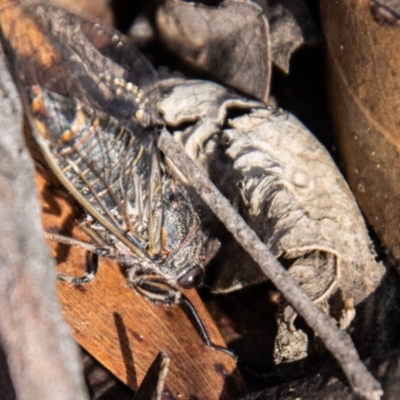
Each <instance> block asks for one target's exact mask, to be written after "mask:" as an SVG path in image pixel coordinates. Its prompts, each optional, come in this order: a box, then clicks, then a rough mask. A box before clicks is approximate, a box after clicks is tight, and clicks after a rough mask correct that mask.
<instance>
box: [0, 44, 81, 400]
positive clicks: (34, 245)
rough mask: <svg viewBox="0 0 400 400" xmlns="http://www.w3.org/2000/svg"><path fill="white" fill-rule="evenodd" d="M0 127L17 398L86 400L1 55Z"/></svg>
mask: <svg viewBox="0 0 400 400" xmlns="http://www.w3.org/2000/svg"><path fill="white" fill-rule="evenodd" d="M0 121H1V122H0V124H1V135H0V219H1V224H0V310H1V318H0V340H1V343H2V346H3V348H4V352H5V354H6V357H7V363H8V368H9V372H10V377H11V380H12V383H13V386H14V389H15V394H16V398H18V399H19V400H25V399H26V400H28V399H41V400H50V399H51V400H52V399H55V398H57V399H58V400H61V399H62V400H75V399H79V400H81V399H87V398H88V397H87V393H86V388H85V385H84V381H83V373H82V370H81V369H82V368H81V365H80V361H79V353H78V349H77V346H76V344H75V342H74V341H73V339H72V337H71V336H70V333H69V329H68V327H67V325H66V323H65V322H64V321H63V318H62V315H61V309H60V306H59V303H58V299H57V296H56V290H55V282H56V276H55V273H56V267H55V265H54V262H53V261H52V259H51V256H50V253H49V249H48V247H47V245H46V243H45V241H44V236H43V232H42V225H41V220H40V207H39V204H38V195H37V190H36V186H35V179H34V173H33V163H32V159H31V158H30V155H29V152H28V150H27V148H26V146H25V144H24V138H23V134H22V126H23V117H22V109H21V104H20V101H19V96H18V94H17V92H16V89H15V86H14V85H13V83H12V79H11V76H10V74H9V72H8V71H7V69H6V67H5V63H4V57H3V53H2V51H1V49H0ZM2 373H4V371H0V374H2ZM0 381H1V380H0Z"/></svg>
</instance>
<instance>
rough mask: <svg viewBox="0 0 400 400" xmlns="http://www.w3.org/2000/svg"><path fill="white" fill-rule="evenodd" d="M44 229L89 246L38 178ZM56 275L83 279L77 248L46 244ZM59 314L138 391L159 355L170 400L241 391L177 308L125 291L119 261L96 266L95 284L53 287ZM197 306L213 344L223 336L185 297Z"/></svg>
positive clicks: (228, 367)
mask: <svg viewBox="0 0 400 400" xmlns="http://www.w3.org/2000/svg"><path fill="white" fill-rule="evenodd" d="M37 184H38V188H39V192H40V194H41V199H42V207H43V211H44V212H43V225H44V229H45V231H48V232H49V231H52V232H57V231H58V232H61V233H63V234H68V233H69V232H71V233H72V236H73V237H75V238H77V239H79V240H83V241H88V239H87V238H86V237H85V235H84V233H83V232H81V231H80V229H79V227H78V226H77V225H76V224H74V221H75V220H76V218H78V215H77V213H76V210H74V207H73V206H72V205H71V204H70V203H69V201H68V198H66V197H65V196H63V195H61V194H58V193H57V192H54V191H52V189H51V187H50V186H49V185H47V184H46V181H45V179H44V178H43V176H42V175H41V174H38V175H37ZM49 245H50V246H51V249H52V253H53V256H54V257H55V258H56V260H57V261H58V264H59V272H61V271H62V272H64V273H67V274H72V275H82V272H83V268H84V267H85V254H84V251H83V250H81V249H79V248H73V247H66V246H65V245H61V244H59V243H56V242H50V243H49ZM57 289H58V294H59V297H60V300H61V306H62V310H63V313H64V317H65V318H66V320H67V321H68V323H69V324H70V326H71V329H72V332H73V335H74V337H75V339H76V340H77V341H78V343H79V344H80V345H81V346H82V347H83V348H85V349H86V350H87V351H88V352H89V353H91V354H92V355H93V356H94V357H95V358H96V359H97V360H99V361H100V362H101V363H102V364H103V365H104V366H105V367H106V368H107V369H108V370H110V371H111V372H112V373H113V374H114V375H116V376H117V377H118V379H120V380H121V381H122V382H124V383H126V384H127V385H128V386H129V387H130V388H132V389H133V390H136V389H137V387H138V385H139V384H140V383H141V381H142V380H143V378H144V376H145V374H146V372H147V370H148V368H149V367H150V365H151V363H152V362H153V360H154V358H155V357H156V355H157V354H158V352H159V351H160V350H164V351H165V352H166V353H167V354H168V355H169V356H170V358H171V363H170V371H169V373H168V375H167V378H166V383H165V386H166V388H167V390H168V391H169V392H170V393H171V394H173V395H174V396H175V397H179V395H180V396H182V398H189V397H190V396H196V397H198V398H201V399H233V398H236V396H237V394H238V393H242V392H243V391H244V386H243V383H242V380H241V378H240V376H239V375H238V374H237V372H236V370H235V368H236V365H235V363H234V361H233V359H232V358H231V357H229V356H227V355H225V354H223V353H221V352H218V351H215V350H213V349H211V348H209V347H207V346H205V345H204V343H203V342H202V340H201V338H200V336H199V334H198V333H197V331H196V329H195V328H194V326H193V324H192V323H191V322H190V320H189V319H188V317H187V316H186V314H185V313H184V312H183V310H182V309H181V308H180V307H165V306H163V305H160V306H157V305H154V304H151V303H150V302H148V301H146V300H145V299H144V298H143V297H142V296H140V295H137V294H136V293H134V292H133V291H132V289H130V288H129V287H128V284H127V283H126V281H125V279H124V277H123V274H122V272H121V270H120V268H119V267H118V265H117V264H115V263H114V262H112V261H110V260H104V259H102V260H101V261H100V266H99V272H98V274H97V275H96V279H95V282H93V283H91V284H87V285H84V286H82V287H80V288H78V287H75V286H71V285H69V284H66V283H64V282H59V283H58V287H57ZM185 294H186V295H187V297H188V298H189V299H190V300H191V302H192V303H193V305H194V306H195V307H196V310H197V311H198V313H199V315H200V317H201V319H202V321H203V322H204V324H205V325H206V327H207V331H208V332H209V334H210V336H211V338H212V340H214V341H215V342H217V343H219V344H221V345H223V342H222V339H221V336H220V335H219V332H218V330H217V329H216V327H215V325H214V323H213V322H212V320H211V318H210V316H209V314H208V313H207V311H206V310H205V308H204V306H203V304H202V302H201V300H200V299H199V297H198V295H197V294H196V292H195V291H188V292H187V293H185Z"/></svg>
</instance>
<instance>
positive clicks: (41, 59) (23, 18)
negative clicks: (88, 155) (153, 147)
mask: <svg viewBox="0 0 400 400" xmlns="http://www.w3.org/2000/svg"><path fill="white" fill-rule="evenodd" d="M0 24H1V29H2V39H3V42H5V43H6V48H7V50H8V52H9V53H12V54H11V55H12V58H13V59H14V62H13V64H14V68H15V70H16V71H15V72H14V73H15V75H17V76H18V77H19V79H21V81H22V82H23V84H25V85H26V86H33V85H40V86H41V87H43V88H46V89H48V90H50V91H52V92H55V93H58V94H61V95H63V96H66V97H71V98H77V99H79V100H80V101H82V102H83V103H84V104H86V105H88V106H89V107H92V108H96V109H98V110H101V111H104V112H107V113H108V114H110V115H112V116H113V117H115V118H117V119H119V120H124V121H126V123H127V124H128V126H129V128H130V129H131V130H132V131H133V132H134V133H135V134H138V135H139V134H142V133H143V127H148V126H152V125H153V124H154V122H155V120H156V119H157V117H156V113H155V112H154V111H153V109H152V107H151V103H152V101H151V100H152V97H153V96H154V93H155V92H154V87H155V85H154V82H155V80H156V73H155V72H154V70H153V68H152V66H151V65H150V64H149V62H148V61H147V60H146V59H145V58H144V56H143V55H142V54H141V53H140V52H139V51H138V50H137V49H136V47H135V46H134V45H133V44H132V43H131V42H130V41H129V39H127V38H126V37H124V36H123V35H122V34H121V33H119V32H118V31H116V30H114V29H113V28H111V27H108V26H102V25H101V24H99V23H96V22H94V21H88V20H85V19H83V18H81V17H79V16H77V15H75V14H72V13H70V12H68V11H65V10H63V9H61V8H57V7H54V6H51V5H38V4H34V5H27V6H19V7H14V9H12V7H9V9H8V10H2V11H1V12H0ZM150 131H152V130H150ZM151 134H154V131H153V132H151Z"/></svg>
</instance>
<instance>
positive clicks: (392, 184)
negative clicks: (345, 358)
mask: <svg viewBox="0 0 400 400" xmlns="http://www.w3.org/2000/svg"><path fill="white" fill-rule="evenodd" d="M381 3H382V2H381ZM387 4H389V2H387ZM389 9H390V8H389ZM389 9H387V8H385V7H383V6H382V7H380V6H379V3H378V2H369V1H356V0H347V1H340V2H335V1H321V11H322V22H323V28H324V33H325V36H326V41H327V52H328V61H329V62H328V65H329V80H330V100H331V105H332V110H333V115H334V119H335V123H336V127H337V130H336V132H337V136H338V140H339V149H340V152H341V154H342V156H343V162H344V167H345V171H346V175H347V177H348V180H349V183H350V186H351V188H352V189H353V192H354V194H355V196H356V197H357V200H358V202H359V204H360V207H361V209H362V210H363V212H364V214H365V216H366V218H367V220H368V222H369V224H370V225H371V226H372V227H373V229H374V231H375V233H376V234H377V235H378V236H379V238H380V239H381V241H382V242H383V244H384V246H386V248H387V252H388V253H390V254H391V255H392V257H393V259H394V260H395V262H396V263H397V264H399V262H400V236H399V235H400V231H399V220H400V218H399V217H400V215H399V211H398V204H399V202H400V172H399V171H400V157H399V150H400V134H399V132H400V131H399V126H400V120H399V115H400V113H399V110H400V97H399V91H400V73H399V70H400V41H399V37H400V25H399V23H396V20H395V15H392V17H393V18H390V12H389V11H388V10H389ZM385 10H386V11H387V12H386V11H385ZM387 14H389V18H387ZM344 21H345V22H344Z"/></svg>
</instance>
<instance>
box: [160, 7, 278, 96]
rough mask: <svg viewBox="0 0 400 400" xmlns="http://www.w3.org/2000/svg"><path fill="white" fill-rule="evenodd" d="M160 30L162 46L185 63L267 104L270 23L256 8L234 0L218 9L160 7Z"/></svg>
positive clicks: (269, 64) (259, 9)
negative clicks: (166, 47)
mask: <svg viewBox="0 0 400 400" xmlns="http://www.w3.org/2000/svg"><path fill="white" fill-rule="evenodd" d="M156 26H157V29H158V30H159V32H160V36H161V39H162V40H163V42H164V43H165V44H166V45H167V46H168V48H169V49H170V50H171V51H172V52H174V53H175V54H178V55H179V56H180V57H181V58H182V59H183V60H184V61H185V62H187V63H189V64H191V65H192V66H194V67H196V68H198V69H200V70H203V71H206V72H208V73H209V74H211V75H212V76H213V77H215V78H216V79H218V80H220V81H222V82H224V83H225V84H227V85H229V86H232V87H233V88H235V89H238V90H240V91H243V92H245V93H247V94H249V95H250V96H254V97H256V98H259V99H261V100H264V101H267V100H268V93H269V81H270V74H271V72H270V71H271V57H270V44H269V36H268V23H267V20H266V18H265V16H264V15H263V12H262V9H261V8H260V7H259V6H258V5H257V4H255V3H252V2H244V1H231V0H230V1H224V2H222V3H221V4H220V5H219V6H218V7H215V6H206V5H204V4H201V3H193V2H185V1H174V0H168V1H165V2H164V3H163V4H162V5H161V6H160V7H159V8H157V12H156Z"/></svg>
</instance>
